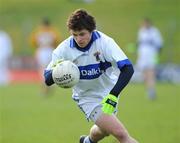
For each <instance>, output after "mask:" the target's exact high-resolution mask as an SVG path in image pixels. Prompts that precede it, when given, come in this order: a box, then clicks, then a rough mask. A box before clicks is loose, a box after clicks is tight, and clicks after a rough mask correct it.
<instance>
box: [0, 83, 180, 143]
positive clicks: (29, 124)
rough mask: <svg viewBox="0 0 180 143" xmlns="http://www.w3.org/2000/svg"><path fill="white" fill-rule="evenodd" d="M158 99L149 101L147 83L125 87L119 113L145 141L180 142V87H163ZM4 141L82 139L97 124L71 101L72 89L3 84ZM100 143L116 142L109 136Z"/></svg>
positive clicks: (0, 137) (0, 135) (0, 121)
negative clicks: (48, 92)
mask: <svg viewBox="0 0 180 143" xmlns="http://www.w3.org/2000/svg"><path fill="white" fill-rule="evenodd" d="M157 91H158V98H157V100H156V101H149V100H148V99H147V98H146V96H145V91H144V87H143V85H141V84H137V85H135V84H130V85H128V87H127V88H126V89H125V90H124V91H123V93H122V95H121V98H120V104H119V114H118V117H119V119H121V121H122V122H123V123H124V124H125V126H126V127H127V129H128V130H129V132H130V134H131V135H132V136H134V137H136V138H137V139H138V140H139V142H140V143H178V142H180V136H179V135H180V111H179V109H180V104H179V103H180V97H179V95H178V93H179V92H180V86H179V85H178V86H177V85H170V84H158V85H157ZM0 113H1V114H0V142H1V143H76V142H78V139H79V136H80V135H82V134H87V133H88V132H89V128H90V127H91V125H92V123H91V122H90V123H88V122H87V121H86V119H85V118H84V115H83V113H81V111H80V110H79V109H78V107H77V106H76V104H75V103H74V101H73V100H72V99H71V90H64V89H61V88H57V87H55V88H54V93H53V95H52V96H50V97H46V98H44V97H42V96H41V95H39V85H38V84H17V85H10V86H7V87H0ZM100 143H116V140H115V139H114V138H113V137H111V136H110V137H108V138H106V139H104V140H102V141H101V142H100Z"/></svg>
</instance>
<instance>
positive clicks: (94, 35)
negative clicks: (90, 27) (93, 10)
mask: <svg viewBox="0 0 180 143" xmlns="http://www.w3.org/2000/svg"><path fill="white" fill-rule="evenodd" d="M100 37H101V36H100V34H99V33H98V32H97V31H93V32H92V36H91V40H90V42H89V43H88V45H87V46H86V47H84V48H80V47H79V46H78V45H77V43H76V41H75V40H74V38H73V37H72V38H71V39H70V47H71V48H77V49H78V50H80V51H82V52H86V51H88V50H89V49H90V47H91V45H92V43H93V42H94V41H95V40H97V39H99V38H100Z"/></svg>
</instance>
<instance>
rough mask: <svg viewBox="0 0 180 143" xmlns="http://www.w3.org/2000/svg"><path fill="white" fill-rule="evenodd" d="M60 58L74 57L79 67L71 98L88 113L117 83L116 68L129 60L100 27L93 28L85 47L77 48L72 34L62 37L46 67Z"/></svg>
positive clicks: (127, 63)
mask: <svg viewBox="0 0 180 143" xmlns="http://www.w3.org/2000/svg"><path fill="white" fill-rule="evenodd" d="M59 59H64V60H70V61H73V62H74V63H75V64H76V65H77V66H78V68H79V70H80V81H79V83H78V84H77V85H76V86H74V87H73V99H74V100H75V101H77V102H78V105H79V106H80V108H83V109H82V110H83V111H84V112H85V114H86V116H87V117H88V116H89V115H90V113H91V112H92V110H93V109H94V108H95V107H97V106H99V105H100V103H101V101H102V99H103V98H104V97H105V96H106V95H108V94H109V92H110V91H111V89H112V88H113V87H114V85H115V84H116V82H117V80H118V75H117V73H116V72H117V71H118V72H119V71H120V70H117V69H118V68H119V69H121V68H122V67H123V66H124V65H130V64H131V63H130V61H129V60H128V58H127V56H126V55H125V54H124V53H123V51H122V50H121V49H120V47H119V46H118V45H117V44H116V42H115V41H114V40H113V39H112V38H110V37H108V36H107V35H105V34H103V33H102V32H100V31H94V32H92V38H91V42H90V43H89V44H88V46H87V47H86V48H85V49H84V48H82V49H78V48H77V47H76V43H75V41H74V39H73V37H72V36H70V37H69V38H68V39H66V40H65V41H63V42H62V43H61V44H60V45H59V46H58V47H57V48H56V49H55V50H54V51H53V54H52V61H51V63H50V64H49V65H48V67H47V70H49V69H51V68H52V65H53V64H54V63H55V62H56V61H57V60H59ZM83 105H86V106H83Z"/></svg>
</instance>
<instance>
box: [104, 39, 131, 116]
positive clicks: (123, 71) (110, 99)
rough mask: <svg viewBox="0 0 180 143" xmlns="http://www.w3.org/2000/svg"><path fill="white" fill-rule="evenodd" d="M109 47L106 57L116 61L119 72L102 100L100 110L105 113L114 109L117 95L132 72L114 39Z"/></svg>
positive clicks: (129, 63)
mask: <svg viewBox="0 0 180 143" xmlns="http://www.w3.org/2000/svg"><path fill="white" fill-rule="evenodd" d="M111 48H112V49H109V50H108V51H109V55H107V58H108V60H109V61H111V62H116V65H117V67H118V68H119V69H120V74H119V77H118V80H117V82H116V84H115V85H114V87H113V88H112V90H111V91H110V93H109V95H107V96H106V97H105V98H104V99H103V101H102V111H103V112H104V113H107V114H112V113H113V112H114V111H115V109H116V105H117V102H118V96H119V95H120V93H121V91H122V90H123V89H124V88H125V87H126V85H127V84H128V83H129V81H130V79H131V77H132V75H133V73H134V68H133V65H132V63H131V62H130V60H129V59H128V58H127V57H126V55H125V54H124V52H123V51H122V50H121V49H120V47H119V46H118V45H117V44H116V43H115V42H114V41H112V47H111Z"/></svg>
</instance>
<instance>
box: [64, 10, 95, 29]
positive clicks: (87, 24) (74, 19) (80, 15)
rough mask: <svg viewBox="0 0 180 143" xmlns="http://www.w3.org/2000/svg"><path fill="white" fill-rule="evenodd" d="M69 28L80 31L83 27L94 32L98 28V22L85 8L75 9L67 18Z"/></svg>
mask: <svg viewBox="0 0 180 143" xmlns="http://www.w3.org/2000/svg"><path fill="white" fill-rule="evenodd" d="M67 27H68V29H69V30H74V31H80V30H83V29H86V30H88V31H89V32H92V31H93V30H95V29H96V22H95V19H94V17H93V16H91V15H90V14H88V13H87V12H86V11H85V10H83V9H77V10H75V11H74V12H73V13H72V14H71V15H70V16H69V18H68V20H67Z"/></svg>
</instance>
